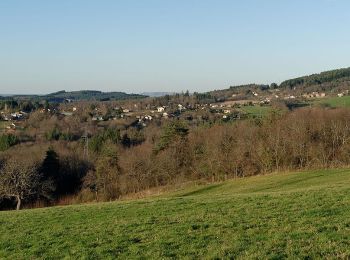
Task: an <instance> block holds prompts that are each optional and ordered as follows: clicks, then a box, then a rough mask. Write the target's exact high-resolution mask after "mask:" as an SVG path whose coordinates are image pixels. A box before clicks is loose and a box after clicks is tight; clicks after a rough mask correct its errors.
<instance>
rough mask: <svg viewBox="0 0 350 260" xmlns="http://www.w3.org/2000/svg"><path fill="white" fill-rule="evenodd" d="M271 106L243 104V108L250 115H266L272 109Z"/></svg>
mask: <svg viewBox="0 0 350 260" xmlns="http://www.w3.org/2000/svg"><path fill="white" fill-rule="evenodd" d="M272 109H273V108H272V107H271V106H257V105H256V106H242V107H241V110H242V111H243V112H245V113H247V114H248V115H250V116H254V117H264V116H266V115H268V113H270V112H271V111H272Z"/></svg>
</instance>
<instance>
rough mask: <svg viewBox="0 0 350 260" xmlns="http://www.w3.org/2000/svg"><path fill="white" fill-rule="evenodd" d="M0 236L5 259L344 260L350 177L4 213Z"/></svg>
mask: <svg viewBox="0 0 350 260" xmlns="http://www.w3.org/2000/svg"><path fill="white" fill-rule="evenodd" d="M0 234H1V236H0V258H1V259H61V258H67V259H68V258H74V259H75V258H84V259H115V258H123V259H134V258H138V259H142V258H152V259H170V258H171V259H174V258H185V259H198V258H200V259H217V258H224V259H226V258H234V259H236V258H237V259H247V258H248V259H263V258H269V259H281V258H292V259H299V258H304V259H312V258H317V259H325V258H329V259H332V258H338V259H349V257H350V170H341V169H339V170H322V171H309V172H299V173H280V174H271V175H266V176H255V177H250V178H244V179H236V180H230V181H227V182H223V183H216V184H211V185H198V186H195V185H193V186H190V187H187V188H183V189H180V190H177V191H173V192H169V193H167V194H164V195H161V196H153V197H149V198H147V199H141V200H133V201H131V200H128V201H119V202H109V203H100V204H87V205H74V206H65V207H52V208H43V209H32V210H22V211H19V212H16V211H7V212H0Z"/></svg>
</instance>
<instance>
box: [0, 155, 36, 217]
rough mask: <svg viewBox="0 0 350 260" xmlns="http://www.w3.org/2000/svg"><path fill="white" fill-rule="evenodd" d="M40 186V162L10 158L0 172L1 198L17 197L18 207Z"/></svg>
mask: <svg viewBox="0 0 350 260" xmlns="http://www.w3.org/2000/svg"><path fill="white" fill-rule="evenodd" d="M38 186H39V174H38V164H37V163H36V162H33V161H29V160H24V161H17V160H14V159H9V160H8V161H6V162H5V165H4V166H3V168H2V170H1V172H0V198H9V199H15V200H16V203H17V206H16V209H17V210H19V209H20V208H21V204H22V201H23V200H25V199H27V198H29V197H30V196H33V195H35V194H36V192H37V188H38Z"/></svg>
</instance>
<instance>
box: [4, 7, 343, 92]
mask: <svg viewBox="0 0 350 260" xmlns="http://www.w3.org/2000/svg"><path fill="white" fill-rule="evenodd" d="M349 10H350V1H348V0H293V1H289V0H227V1H226V0H94V1H93V0H73V1H72V0H59V1H47V0H30V1H28V0H1V1H0V93H1V94H47V93H50V92H54V91H59V90H67V91H72V90H82V89H91V90H101V91H123V92H128V93H142V92H151V91H185V90H189V91H191V92H193V91H200V92H203V91H208V90H213V89H224V88H227V87H229V86H232V85H239V84H246V83H265V84H270V83H272V82H277V83H279V82H281V81H283V80H286V79H289V78H293V77H297V76H302V75H308V74H311V73H317V72H321V71H325V70H329V69H336V68H343V67H350V49H349V46H350V33H349V25H350V15H349V12H350V11H349Z"/></svg>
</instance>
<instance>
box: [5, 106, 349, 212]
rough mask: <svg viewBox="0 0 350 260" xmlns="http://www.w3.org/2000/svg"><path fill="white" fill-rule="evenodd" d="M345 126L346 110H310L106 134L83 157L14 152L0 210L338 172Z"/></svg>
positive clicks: (79, 152) (345, 145)
mask: <svg viewBox="0 0 350 260" xmlns="http://www.w3.org/2000/svg"><path fill="white" fill-rule="evenodd" d="M349 122H350V113H349V110H348V109H322V108H314V109H310V108H308V109H298V110H296V111H293V112H290V113H284V114H279V113H271V114H270V115H269V116H268V117H266V118H259V119H252V120H244V121H236V122H233V123H226V124H225V123H218V124H213V125H203V126H197V127H191V126H189V125H187V124H186V123H185V122H184V121H181V120H176V119H174V120H169V122H168V123H167V124H165V125H163V126H162V127H161V128H156V127H154V128H151V129H148V131H147V132H142V131H141V132H140V131H138V132H135V136H134V137H133V138H130V137H128V136H123V135H120V132H119V131H118V130H113V129H104V130H102V131H100V132H99V133H98V134H97V135H94V137H92V138H91V140H90V144H89V149H88V151H89V155H88V157H87V155H86V154H85V155H84V153H83V149H84V145H85V144H84V143H82V142H67V141H63V140H58V141H54V142H53V143H52V144H51V148H50V149H47V148H45V150H44V148H40V149H41V150H40V149H39V148H38V147H37V146H34V147H36V149H38V150H40V151H38V152H36V153H35V152H33V151H31V150H30V149H34V148H28V147H26V146H22V145H20V146H15V147H13V148H11V149H9V150H8V151H6V152H4V153H2V157H1V158H2V159H0V162H1V163H0V164H1V165H2V166H1V175H0V176H1V177H0V178H1V180H0V184H1V188H0V194H1V196H0V197H2V198H3V202H2V203H3V204H2V205H3V207H4V205H8V204H9V203H10V204H11V202H12V203H15V202H16V201H17V202H18V196H19V198H20V200H21V202H23V203H25V204H27V205H31V204H33V203H35V202H38V201H44V204H45V205H54V204H56V203H59V202H60V200H61V199H62V198H66V197H67V196H71V200H70V202H87V201H107V200H114V199H118V198H120V197H122V196H124V195H127V194H134V193H139V192H142V191H145V190H148V189H151V188H154V187H160V186H164V185H172V184H174V183H182V182H185V181H191V180H207V181H213V182H216V181H222V180H225V179H228V178H238V177H244V176H251V175H257V174H265V173H269V172H275V171H286V170H297V169H310V168H328V167H344V166H348V165H349V163H350V123H349ZM128 139H129V141H130V142H128V143H127V142H126V140H128ZM131 139H132V140H134V141H131ZM136 140H137V141H136ZM45 151H46V153H45ZM35 154H37V155H36V157H35V156H34V155H35ZM14 176H17V177H16V178H14ZM21 176H23V178H24V179H23V181H22V180H21V179H20V178H19V177H21ZM14 180H15V181H20V183H24V184H25V185H24V184H23V185H24V186H21V185H22V184H21V185H17V183H16V182H14ZM29 180H30V181H32V182H33V183H32V182H29V183H30V185H29V184H27V182H28V181H29ZM4 184H6V185H7V186H6V185H4ZM13 187H17V189H18V187H22V188H19V190H17V191H16V192H14V190H13ZM28 187H30V189H29V190H26V189H27V188H28ZM22 189H24V191H23V190H22ZM11 194H12V195H14V196H12V197H11V196H10V195H11ZM18 194H19V195H18Z"/></svg>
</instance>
